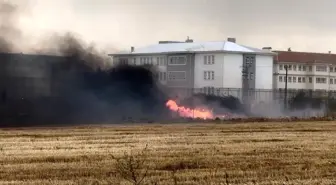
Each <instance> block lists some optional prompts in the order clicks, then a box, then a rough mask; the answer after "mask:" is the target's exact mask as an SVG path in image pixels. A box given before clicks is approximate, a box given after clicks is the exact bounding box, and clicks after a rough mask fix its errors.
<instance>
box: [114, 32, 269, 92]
mask: <svg viewBox="0 0 336 185" xmlns="http://www.w3.org/2000/svg"><path fill="white" fill-rule="evenodd" d="M110 56H112V57H113V61H114V63H127V64H133V65H141V64H152V65H155V66H157V69H158V71H159V75H158V77H159V80H160V81H161V82H162V83H163V84H165V85H166V86H168V87H175V88H180V87H181V88H197V89H198V88H208V89H209V88H210V89H219V88H226V89H228V88H231V89H272V88H273V80H272V76H273V56H274V53H273V52H271V51H270V50H269V49H264V50H263V49H257V48H252V47H247V46H243V45H239V44H237V43H236V42H235V39H234V38H229V39H228V40H227V41H217V42H193V40H190V39H189V38H188V39H187V40H186V41H185V42H175V41H160V42H159V43H158V44H154V45H151V46H147V47H143V48H134V47H132V48H131V51H129V52H122V53H116V54H111V55H110Z"/></svg>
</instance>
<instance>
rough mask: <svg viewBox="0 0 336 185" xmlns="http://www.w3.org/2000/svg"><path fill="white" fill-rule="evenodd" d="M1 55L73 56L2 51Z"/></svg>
mask: <svg viewBox="0 0 336 185" xmlns="http://www.w3.org/2000/svg"><path fill="white" fill-rule="evenodd" d="M0 55H16V56H17V55H23V56H39V57H71V56H64V55H51V54H38V53H36V54H34V53H14V52H13V53H10V52H0Z"/></svg>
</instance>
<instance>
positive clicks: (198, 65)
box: [194, 53, 225, 88]
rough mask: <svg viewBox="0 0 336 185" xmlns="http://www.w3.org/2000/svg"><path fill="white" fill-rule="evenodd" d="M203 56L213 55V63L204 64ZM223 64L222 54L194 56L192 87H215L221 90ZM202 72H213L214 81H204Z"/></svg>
mask: <svg viewBox="0 0 336 185" xmlns="http://www.w3.org/2000/svg"><path fill="white" fill-rule="evenodd" d="M205 55H214V56H215V63H214V64H212V65H205V64H204V56H205ZM224 63H225V60H224V54H223V53H220V54H218V53H217V54H211V53H207V54H196V55H195V68H194V70H195V71H194V76H195V80H194V87H195V88H203V87H215V88H221V87H222V86H223V65H224ZM204 71H214V72H215V79H214V80H204Z"/></svg>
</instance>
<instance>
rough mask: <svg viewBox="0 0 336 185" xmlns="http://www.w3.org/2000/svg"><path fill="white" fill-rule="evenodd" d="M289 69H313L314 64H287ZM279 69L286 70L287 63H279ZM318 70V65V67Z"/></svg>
mask: <svg viewBox="0 0 336 185" xmlns="http://www.w3.org/2000/svg"><path fill="white" fill-rule="evenodd" d="M287 69H288V71H307V69H308V71H313V66H305V65H292V64H288V65H287ZM279 70H285V65H283V64H280V65H279ZM316 70H317V67H316Z"/></svg>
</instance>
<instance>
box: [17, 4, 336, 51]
mask: <svg viewBox="0 0 336 185" xmlns="http://www.w3.org/2000/svg"><path fill="white" fill-rule="evenodd" d="M22 1H24V0H22ZM27 1H28V0H26V1H24V2H27ZM29 2H30V8H29V9H27V10H28V11H27V13H26V14H23V15H22V18H21V20H22V21H21V23H22V24H21V25H22V27H23V28H24V30H25V34H26V35H30V36H41V35H43V34H44V33H50V32H54V31H56V32H64V31H73V32H76V33H78V34H79V35H81V36H82V37H83V38H84V39H85V40H86V41H88V42H90V41H92V42H94V43H96V44H97V45H99V46H104V47H105V46H107V45H108V46H113V47H115V48H125V47H126V48H128V47H130V46H132V45H133V46H135V47H139V46H143V45H147V44H152V43H156V42H157V41H158V40H184V39H186V37H187V36H190V37H191V38H192V39H194V40H195V41H213V40H225V39H226V38H227V37H236V38H237V42H238V43H240V44H244V45H248V46H252V47H259V48H261V47H263V46H271V47H273V49H287V48H288V47H291V48H292V50H301V51H319V52H328V51H329V50H331V51H332V52H335V53H336V22H335V21H336V11H335V9H336V1H335V0H31V1H29Z"/></svg>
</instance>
